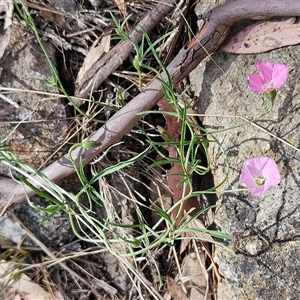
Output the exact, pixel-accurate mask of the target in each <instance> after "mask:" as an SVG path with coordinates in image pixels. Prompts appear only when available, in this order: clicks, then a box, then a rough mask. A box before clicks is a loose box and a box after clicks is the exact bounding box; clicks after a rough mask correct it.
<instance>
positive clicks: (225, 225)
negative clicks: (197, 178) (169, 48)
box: [191, 12, 300, 300]
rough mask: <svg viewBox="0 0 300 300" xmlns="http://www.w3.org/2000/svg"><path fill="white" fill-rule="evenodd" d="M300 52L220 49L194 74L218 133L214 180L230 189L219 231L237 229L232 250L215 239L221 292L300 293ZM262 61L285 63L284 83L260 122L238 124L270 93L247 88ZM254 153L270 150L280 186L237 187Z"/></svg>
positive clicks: (246, 295) (253, 295)
mask: <svg viewBox="0 0 300 300" xmlns="http://www.w3.org/2000/svg"><path fill="white" fill-rule="evenodd" d="M200 13H202V12H199V14H200ZM299 54H300V48H299V47H298V46H293V47H286V48H284V49H278V50H273V51H271V52H268V53H263V54H257V55H255V54H253V55H244V56H243V55H235V54H227V53H221V52H217V53H215V54H213V55H212V57H211V58H208V59H206V60H205V61H203V62H202V63H201V64H200V65H199V67H198V68H197V70H195V71H194V72H193V73H192V74H191V81H192V85H193V86H194V90H195V93H196V94H198V95H199V107H198V109H199V113H201V114H205V116H204V117H203V118H202V121H203V124H204V126H205V127H206V129H207V130H208V131H209V132H214V134H213V136H209V138H216V139H217V140H218V143H210V147H209V153H210V157H211V167H212V173H213V175H214V180H215V185H218V184H220V183H221V182H222V180H223V179H226V181H225V182H224V184H223V185H221V186H220V187H219V188H218V191H219V192H220V191H225V190H227V192H226V193H225V194H219V201H218V203H219V204H220V207H219V209H218V210H217V213H216V223H217V225H218V226H219V228H220V230H221V231H223V232H226V233H229V234H233V233H234V232H238V233H239V235H240V238H239V241H237V243H238V251H237V253H230V252H227V251H226V250H225V249H223V248H219V247H217V248H218V250H217V254H216V257H215V259H216V261H217V263H218V265H219V268H220V272H221V275H222V276H224V279H225V280H224V282H223V283H220V284H219V286H218V299H219V300H227V299H237V300H243V299H298V298H299V285H300V278H299V276H298V274H299V272H300V265H299V264H298V262H297V261H298V260H297V258H298V257H299V256H300V247H299V238H298V236H299V219H300V211H299V199H298V198H299V197H298V194H299V182H300V161H299V157H300V152H299V150H295V149H294V148H293V147H291V146H290V145H289V144H291V145H293V146H294V147H299V140H300V133H299V124H300V117H299V114H298V110H299V103H300V102H299V97H298V95H299V92H300V83H299V81H298V77H299V76H298V74H299V68H300V63H299ZM260 61H270V62H274V63H283V64H286V65H287V66H288V67H289V68H290V75H289V78H288V83H287V84H286V85H285V86H284V87H283V88H281V89H280V90H279V91H278V95H277V97H276V99H275V105H274V108H273V110H272V112H271V113H269V114H267V115H266V116H264V117H262V118H261V120H260V121H258V122H257V123H256V124H257V125H258V126H255V125H253V124H244V125H243V126H241V124H243V123H245V120H243V119H242V118H240V117H243V118H247V119H254V118H256V117H257V116H259V115H261V114H263V113H264V111H266V109H267V108H268V101H267V100H266V99H265V98H264V97H263V96H262V95H261V94H255V93H253V92H251V91H250V90H249V88H248V81H247V73H256V72H257V71H256V64H257V63H258V62H260ZM237 126H238V127H237ZM232 127H235V128H232ZM228 128H232V129H230V130H229V129H228ZM216 131H218V133H217V132H216ZM274 136H277V137H281V138H283V139H284V140H285V141H286V142H288V143H289V144H286V143H283V142H281V141H280V140H279V139H277V138H276V137H274ZM259 156H268V157H271V158H274V159H275V161H276V163H277V164H278V167H279V170H280V173H281V176H282V182H281V184H280V186H278V187H276V188H273V189H271V190H269V191H268V192H267V193H266V194H265V195H264V196H263V197H261V198H257V197H253V196H251V195H250V193H249V192H248V191H238V190H237V189H238V188H241V187H240V186H239V183H238V181H239V175H240V171H241V168H242V165H243V162H244V161H245V159H247V158H252V157H259ZM227 161H228V163H229V164H230V168H229V169H228V168H227Z"/></svg>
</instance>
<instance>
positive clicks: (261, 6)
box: [0, 0, 300, 204]
mask: <svg viewBox="0 0 300 300" xmlns="http://www.w3.org/2000/svg"><path fill="white" fill-rule="evenodd" d="M273 16H286V17H287V16H289V17H290V16H300V5H299V3H298V1H294V0H286V1H284V2H283V1H281V0H265V1H261V0H252V1H251V2H249V1H247V0H236V1H231V2H229V3H226V4H224V5H221V6H218V7H216V8H214V9H213V10H211V11H209V12H208V13H206V14H205V15H203V16H202V18H203V19H204V26H203V27H202V29H201V30H200V32H199V33H198V34H197V35H196V37H195V38H194V39H193V40H192V41H191V42H189V43H188V44H187V45H185V46H184V47H183V48H182V49H181V50H180V52H179V53H178V55H177V56H176V57H175V58H174V59H173V61H172V62H171V63H170V64H169V66H168V67H167V70H168V72H169V73H170V76H171V78H172V80H173V82H174V84H176V83H178V82H179V81H181V80H182V79H183V78H184V77H186V76H187V75H188V74H189V73H190V72H191V71H192V70H193V69H194V68H195V67H196V66H197V65H198V64H199V63H200V62H201V61H202V60H203V59H204V58H205V57H206V56H207V55H209V54H210V53H212V52H214V51H215V50H216V49H217V48H218V47H219V46H220V45H221V44H222V43H223V41H224V40H225V38H226V36H227V34H228V31H229V28H230V27H231V26H232V25H233V24H234V23H235V22H237V21H240V20H243V19H255V18H260V19H267V18H270V17H273ZM162 77H164V74H162ZM162 96H163V92H162V88H161V85H160V83H159V81H158V80H155V81H153V82H152V83H151V84H150V85H149V86H148V87H147V88H146V89H145V90H144V91H142V92H141V93H140V94H139V95H137V96H136V97H135V98H133V99H132V100H131V101H130V102H129V103H128V104H127V105H126V106H124V107H123V108H122V109H120V110H119V111H118V112H117V113H116V114H115V115H113V117H111V118H110V119H109V120H108V121H107V122H106V124H105V125H103V126H102V127H101V128H100V129H99V130H97V131H96V132H95V133H93V134H92V135H91V136H90V137H89V138H88V140H89V141H92V142H95V143H97V144H98V145H99V147H97V148H94V149H83V148H76V149H75V150H74V151H72V153H71V155H72V157H73V159H74V161H75V162H76V163H78V165H79V163H80V162H81V163H83V164H84V165H86V164H88V163H89V162H90V161H91V160H92V159H93V158H94V157H95V156H97V155H99V153H101V152H103V151H104V150H105V149H107V148H108V147H109V146H110V145H112V144H114V143H116V142H118V141H119V140H120V139H121V138H122V137H123V136H124V135H126V134H127V133H128V132H130V130H131V129H132V128H133V126H134V125H135V124H136V123H137V122H138V120H139V119H140V118H141V115H140V114H139V113H141V112H143V111H147V110H149V109H150V108H151V107H152V106H154V105H155V104H156V103H157V102H158V101H159V100H160V98H161V97H162ZM73 172H74V168H73V166H72V164H71V162H70V160H69V158H68V154H67V155H65V156H63V157H61V158H60V159H58V160H57V161H55V162H54V163H52V164H51V165H49V166H48V167H47V168H45V169H44V170H43V173H44V174H45V175H46V176H47V177H48V178H49V179H50V180H51V181H57V180H59V179H62V178H64V177H66V176H68V175H70V174H72V173H73ZM0 183H1V179H0ZM6 184H8V181H7V180H6ZM1 187H2V185H1ZM1 193H2V195H3V197H2V199H1V200H2V202H4V203H3V204H5V202H6V201H9V200H11V203H14V202H20V201H23V200H25V199H26V197H25V193H28V195H29V196H32V195H33V194H34V193H33V192H32V191H31V190H30V189H29V188H26V189H25V188H24V187H23V186H21V185H16V184H15V183H14V182H13V181H12V180H11V182H10V188H7V186H5V189H3V190H1Z"/></svg>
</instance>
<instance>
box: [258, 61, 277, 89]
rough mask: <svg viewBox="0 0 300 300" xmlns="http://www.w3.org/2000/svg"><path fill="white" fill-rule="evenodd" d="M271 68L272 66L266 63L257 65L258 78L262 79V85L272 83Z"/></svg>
mask: <svg viewBox="0 0 300 300" xmlns="http://www.w3.org/2000/svg"><path fill="white" fill-rule="evenodd" d="M273 66H274V64H272V63H270V62H268V61H261V62H260V63H258V64H257V69H258V71H259V74H260V76H261V77H262V82H263V84H264V85H265V84H269V83H270V82H271V81H272V78H273V76H272V74H273Z"/></svg>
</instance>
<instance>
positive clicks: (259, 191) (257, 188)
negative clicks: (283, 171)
mask: <svg viewBox="0 0 300 300" xmlns="http://www.w3.org/2000/svg"><path fill="white" fill-rule="evenodd" d="M279 183H280V174H279V171H278V167H277V165H276V163H275V160H274V159H272V158H269V157H257V158H250V159H247V160H246V161H245V163H244V166H243V169H242V173H241V175H240V184H241V185H243V186H245V187H247V188H249V189H250V191H251V194H252V195H253V196H262V195H263V194H264V193H265V192H266V191H267V190H268V189H270V188H271V187H274V186H276V185H278V184H279Z"/></svg>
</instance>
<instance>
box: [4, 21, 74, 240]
mask: <svg viewBox="0 0 300 300" xmlns="http://www.w3.org/2000/svg"><path fill="white" fill-rule="evenodd" d="M26 31H27V30H26V28H25V27H24V26H23V25H21V24H20V23H19V22H17V21H16V20H14V21H13V23H12V25H11V26H10V27H9V34H10V35H9V42H8V43H7V45H6V49H5V52H4V54H3V57H2V63H1V68H2V75H1V78H0V84H1V86H2V87H4V88H6V89H12V91H10V90H9V92H8V93H5V95H6V96H7V97H9V98H11V99H12V100H13V101H15V102H16V103H18V104H19V108H15V109H14V112H12V113H11V114H10V115H7V116H5V117H2V118H1V123H0V140H1V142H2V143H3V142H5V143H8V146H7V150H9V151H11V152H12V153H13V154H14V155H15V156H16V157H17V158H18V159H19V160H20V161H21V162H23V163H27V164H29V165H31V166H33V167H35V168H43V166H45V165H47V164H49V163H50V162H51V161H53V160H54V159H56V158H58V157H60V156H61V155H62V154H64V151H66V150H65V149H64V150H63V149H61V148H60V147H61V145H62V144H63V141H64V138H65V136H66V129H67V120H66V111H65V107H64V104H63V103H62V100H61V99H59V98H57V97H55V96H53V95H54V94H58V90H57V89H56V88H55V87H53V86H52V87H51V86H49V84H47V82H51V81H52V80H53V77H52V74H51V72H50V67H49V64H48V62H47V59H46V57H45V55H44V54H43V53H42V50H41V48H40V46H39V45H38V43H37V42H36V38H35V37H34V36H33V35H32V34H30V33H28V32H26ZM5 34H7V30H6V31H4V32H3V35H4V36H5ZM6 37H7V36H6ZM45 47H46V50H47V52H48V55H49V57H50V59H51V60H52V62H53V63H54V62H55V59H54V57H55V48H54V47H53V46H52V45H51V44H49V43H46V44H45ZM2 50H3V49H2ZM4 58H5V59H4ZM0 89H1V88H0ZM13 89H14V90H13ZM35 91H38V92H40V93H36V92H35ZM1 92H2V93H4V91H1ZM43 93H46V94H43ZM47 93H48V94H47ZM49 93H53V95H50V94H49ZM7 105H8V104H7V103H6V102H4V101H2V100H0V109H1V108H6V107H7ZM0 173H1V174H2V175H6V176H10V175H11V174H10V171H9V169H8V167H7V166H6V165H4V164H3V163H0ZM0 195H1V194H0ZM32 200H33V202H34V203H35V204H36V205H40V204H41V201H42V200H41V199H39V198H38V197H37V196H35V197H34V198H33V199H32ZM49 204H50V203H47V202H45V201H44V202H43V203H42V205H43V207H45V206H47V205H49ZM15 213H16V215H17V216H18V217H19V219H21V220H22V221H23V222H24V223H25V224H26V225H28V226H29V228H30V230H31V231H33V232H34V234H36V235H37V236H38V237H39V238H40V240H41V241H42V242H44V243H46V244H47V245H48V246H57V245H59V244H60V243H62V242H67V241H69V240H70V238H71V237H73V236H74V235H73V233H72V229H71V227H70V223H69V219H68V217H67V216H66V215H65V214H63V213H60V214H57V215H55V216H53V217H52V218H51V219H50V220H49V221H47V222H45V223H43V224H40V222H41V221H42V220H43V219H44V218H45V217H46V214H45V213H42V212H39V211H37V210H36V209H34V208H32V207H31V206H30V205H29V204H28V203H26V202H24V203H21V204H18V205H17V206H16V207H15ZM4 224H6V225H7V224H9V223H8V222H6V221H5V222H4ZM8 226H10V225H8ZM5 228H6V227H5ZM5 228H2V230H4V231H5ZM7 230H8V229H7ZM18 236H19V237H21V235H18ZM16 237H17V235H15V236H14V238H16ZM20 240H22V239H19V240H18V241H16V240H15V239H14V240H13V241H14V242H15V243H19V242H20ZM28 243H29V244H30V242H28ZM28 243H27V244H28Z"/></svg>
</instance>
